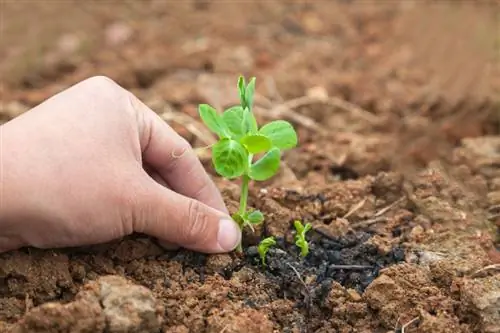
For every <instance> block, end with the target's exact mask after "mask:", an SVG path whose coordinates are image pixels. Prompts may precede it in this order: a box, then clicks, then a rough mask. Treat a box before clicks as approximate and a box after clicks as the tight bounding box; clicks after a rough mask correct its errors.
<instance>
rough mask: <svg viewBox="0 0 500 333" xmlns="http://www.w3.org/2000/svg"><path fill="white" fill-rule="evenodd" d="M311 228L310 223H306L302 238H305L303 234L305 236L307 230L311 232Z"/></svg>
mask: <svg viewBox="0 0 500 333" xmlns="http://www.w3.org/2000/svg"><path fill="white" fill-rule="evenodd" d="M311 228H312V225H311V223H307V224H306V226H305V227H304V231H303V233H304V236H305V234H306V233H307V232H308V231H309V230H311Z"/></svg>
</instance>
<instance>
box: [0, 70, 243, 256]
mask: <svg viewBox="0 0 500 333" xmlns="http://www.w3.org/2000/svg"><path fill="white" fill-rule="evenodd" d="M146 170H147V171H146ZM0 181H1V182H0V183H1V184H0V252H3V251H8V250H12V249H17V248H20V247H23V246H34V247H38V248H49V247H52V248H56V247H67V246H81V245H91V244H98V243H104V242H107V241H111V240H114V239H117V238H120V237H122V236H125V235H128V234H131V233H132V232H140V233H145V234H149V235H151V236H154V237H156V238H158V239H159V240H160V241H162V242H164V243H165V244H170V245H173V246H181V247H185V248H188V249H191V250H195V251H200V252H206V253H219V252H229V251H231V250H233V249H234V248H235V247H236V246H237V244H238V243H239V241H240V238H241V232H240V231H239V228H238V226H237V225H236V224H235V223H234V222H233V221H232V220H231V218H230V217H229V214H228V211H227V209H226V207H225V205H224V202H223V200H222V197H221V195H220V193H219V191H218V190H217V188H216V186H215V185H214V183H213V182H212V181H211V179H210V178H209V176H208V174H207V173H206V172H205V170H204V169H203V166H202V164H201V163H200V161H199V160H198V158H197V156H196V155H195V153H194V151H193V150H192V148H191V146H190V145H189V143H188V142H187V141H186V140H184V139H183V138H182V137H181V136H179V135H178V134H177V133H175V132H174V130H173V129H172V128H171V127H169V126H168V125H167V124H166V123H165V122H164V121H163V120H162V119H161V118H160V117H159V116H158V115H157V114H156V113H154V112H153V111H152V110H150V109H149V108H148V107H147V106H146V105H144V104H143V103H142V102H140V101H139V100H138V99H137V98H136V97H135V96H133V95H132V94H131V93H130V92H128V91H126V90H125V89H123V88H122V87H120V86H119V85H117V84H116V83H114V82H113V81H111V80H110V79H108V78H105V77H93V78H90V79H87V80H85V81H83V82H80V83H78V84H76V85H75V86H73V87H70V88H69V89H67V90H65V91H63V92H61V93H59V94H58V95H56V96H53V97H52V98H50V99H49V100H47V101H45V102H44V103H42V104H40V105H38V106H37V107H35V108H33V109H32V110H30V111H28V112H26V113H24V114H22V115H20V116H19V117H17V118H15V119H13V120H11V121H10V122H7V123H6V124H4V125H2V126H1V127H0Z"/></svg>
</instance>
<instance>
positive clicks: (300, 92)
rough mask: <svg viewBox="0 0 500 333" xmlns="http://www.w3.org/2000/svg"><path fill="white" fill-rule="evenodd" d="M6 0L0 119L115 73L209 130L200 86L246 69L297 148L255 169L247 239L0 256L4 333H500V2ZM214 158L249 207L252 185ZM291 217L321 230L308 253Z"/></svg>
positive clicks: (163, 107)
mask: <svg viewBox="0 0 500 333" xmlns="http://www.w3.org/2000/svg"><path fill="white" fill-rule="evenodd" d="M4 7H5V8H4V9H5V11H6V13H8V14H9V15H5V29H4V34H5V35H6V36H7V37H8V39H7V38H6V39H5V40H6V42H5V43H7V44H6V45H8V47H6V48H4V49H3V50H2V55H3V60H0V71H1V73H2V76H3V77H5V78H6V79H5V80H3V82H2V89H1V94H2V95H1V96H2V99H3V100H4V101H5V103H3V105H2V108H1V109H0V122H5V121H8V120H9V119H12V118H13V117H15V116H17V115H19V114H21V113H22V112H24V111H26V110H27V109H29V108H30V107H32V106H34V105H36V104H38V103H40V102H41V101H43V100H44V99H45V98H47V97H49V96H51V95H52V94H54V93H56V92H57V91H60V90H61V89H64V88H65V87H67V86H68V85H70V84H72V83H75V82H77V81H78V80H81V79H84V78H86V77H88V76H91V75H96V74H103V75H107V76H109V77H111V78H112V79H114V80H115V81H117V82H118V83H120V84H121V85H123V86H124V87H126V88H128V89H130V90H131V91H133V92H134V93H136V94H137V95H138V96H139V97H140V98H141V99H142V100H143V101H144V102H145V103H146V104H147V105H149V106H150V107H151V108H153V109H154V110H155V111H157V112H158V113H159V114H161V115H162V116H163V117H164V118H165V120H166V121H167V122H169V123H170V124H171V125H172V126H173V127H174V128H175V129H176V130H178V131H179V132H180V133H181V134H182V135H183V136H184V137H186V138H187V139H188V140H189V141H190V142H191V143H192V144H193V146H195V147H201V146H204V145H206V144H209V143H210V142H211V140H213V138H212V137H211V136H210V135H209V134H208V133H206V131H205V130H204V129H203V127H202V126H200V123H199V118H198V116H197V104H198V103H202V102H203V103H210V104H213V105H214V106H219V107H222V106H228V105H231V104H232V103H234V98H235V86H234V83H235V82H236V78H237V76H238V75H239V74H240V73H243V74H247V75H254V76H256V77H257V90H258V96H257V100H256V104H257V108H256V112H257V118H258V120H259V121H264V120H270V119H275V118H283V119H287V120H289V121H291V122H292V123H293V124H294V125H295V126H296V127H297V130H298V133H299V141H300V144H299V146H298V147H297V148H296V149H294V150H292V151H289V152H287V153H286V154H285V157H284V163H283V168H282V171H281V172H280V174H279V175H278V176H276V177H275V178H273V179H272V180H270V181H267V182H264V183H253V184H251V190H250V198H249V205H250V206H252V207H254V208H257V209H260V210H261V211H263V212H264V214H265V216H266V220H265V223H264V225H263V226H259V227H258V228H257V230H256V232H255V233H251V232H245V238H244V246H245V253H244V256H237V255H236V254H224V255H204V254H199V253H193V252H188V251H184V250H179V251H174V252H169V251H165V250H164V249H162V248H161V247H160V246H159V245H158V244H156V242H155V241H154V240H152V239H149V238H148V237H147V236H145V235H133V236H130V237H126V238H125V239H122V240H117V241H115V242H112V243H111V244H102V245H96V246H92V247H86V248H73V249H58V250H43V251H42V250H39V249H32V248H29V249H22V250H19V251H12V252H10V253H6V254H2V255H0V332H16V333H28V332H61V333H62V332H82V333H83V332H96V333H98V332H106V333H113V332H130V333H132V332H134V333H135V332H165V333H167V332H168V333H189V332H196V333H215V332H217V333H220V332H224V333H258V332H262V333H267V332H270V333H271V332H290V333H302V332H305V333H306V332H307V333H308V332H311V333H313V332H314V333H326V332H406V333H409V332H432V333H442V332H443V333H444V332H454V333H455V332H463V333H466V332H485V333H494V332H500V325H499V324H498V323H500V274H499V265H500V246H499V245H500V238H499V231H498V230H499V229H498V228H499V226H500V102H499V99H498V90H497V89H498V87H499V84H500V80H499V79H498V74H499V72H498V71H497V65H498V63H497V62H498V57H497V55H496V52H497V51H498V49H497V48H495V47H496V45H498V44H495V43H498V36H497V32H498V30H496V29H497V28H498V22H497V21H496V19H497V17H498V13H499V12H498V6H496V5H495V3H490V2H488V1H475V2H470V3H456V4H455V3H440V2H438V3H430V4H429V3H425V2H412V1H407V2H402V3H401V4H397V5H396V4H395V3H382V2H365V1H363V2H356V1H338V2H333V1H332V2H287V3H285V2H280V1H267V2H255V3H250V2H248V3H246V2H245V3H243V2H241V3H234V4H231V3H226V2H224V3H223V2H205V1H185V2H174V3H166V2H163V1H145V2H141V3H139V2H135V3H134V2H130V3H129V2H127V3H125V2H124V3H123V4H113V5H111V4H104V3H103V4H100V5H96V4H94V5H87V4H85V3H83V2H76V3H75V4H72V3H70V2H68V3H64V2H61V3H58V4H56V3H43V2H38V3H31V4H29V5H26V4H25V5H23V4H22V3H17V4H16V3H11V4H6V5H4ZM242 9H244V10H242ZM63 11H64V12H65V13H66V15H63V16H60V15H56V14H57V13H60V12H63ZM33 15H35V16H37V22H38V24H39V27H38V26H36V25H35V24H34V23H28V24H27V26H28V28H29V29H28V28H26V29H21V28H20V27H26V23H24V22H25V21H26V20H27V19H29V17H31V16H33ZM54 27H55V28H54ZM32 30H33V31H36V32H37V33H36V34H32V33H31V31H32ZM16 34H17V35H16ZM41 36H43V38H42V37H41ZM457 40H460V43H458V42H457ZM16 41H17V44H16ZM38 43H41V45H39V44H38ZM472 51H474V52H472ZM457 72H460V75H458V74H457ZM200 158H201V159H202V160H203V162H204V164H205V166H206V168H207V170H208V171H209V172H210V173H211V174H212V175H213V176H214V179H215V180H216V182H217V184H218V186H219V188H220V189H221V191H222V193H223V195H224V198H225V200H226V203H227V205H228V207H229V209H230V210H232V211H234V210H236V209H237V205H238V200H239V198H238V195H239V192H238V190H239V188H238V184H237V183H232V182H229V181H227V180H224V179H220V178H219V177H217V176H216V175H215V173H214V172H213V169H212V166H211V165H210V158H209V156H207V155H206V154H205V151H203V150H202V151H201V152H200ZM294 220H301V221H303V222H309V223H311V224H312V226H313V229H312V230H311V231H310V232H309V233H308V240H309V241H310V252H309V255H308V256H307V257H305V258H302V257H300V255H299V252H298V249H297V247H296V246H295V245H294V241H293V237H294V228H293V221H294ZM267 236H275V237H276V238H277V240H278V244H277V246H276V247H274V248H272V249H271V250H270V252H269V253H268V256H267V258H266V264H267V265H266V266H263V265H262V263H261V261H260V258H259V256H258V253H257V250H256V245H257V244H258V242H259V241H260V239H262V238H263V237H267Z"/></svg>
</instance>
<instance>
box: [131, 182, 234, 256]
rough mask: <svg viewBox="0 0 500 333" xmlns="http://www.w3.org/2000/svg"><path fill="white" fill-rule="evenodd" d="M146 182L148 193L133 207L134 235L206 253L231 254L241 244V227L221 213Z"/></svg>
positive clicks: (155, 183) (155, 184) (154, 183)
mask: <svg viewBox="0 0 500 333" xmlns="http://www.w3.org/2000/svg"><path fill="white" fill-rule="evenodd" d="M186 181H189V180H186ZM146 182H147V185H146V188H147V191H146V193H145V194H144V195H141V196H140V198H139V199H138V200H137V201H136V202H137V204H136V206H135V207H134V209H135V212H134V216H135V219H134V231H136V232H141V233H145V234H148V235H150V236H153V237H156V238H158V239H159V240H160V241H163V242H170V243H173V244H178V245H179V246H181V247H184V248H187V249H190V250H193V251H199V252H205V253H223V252H230V251H232V250H234V249H235V248H236V246H237V245H238V244H239V242H240V241H241V231H240V228H239V226H238V225H237V224H236V223H235V222H234V221H233V220H232V219H231V218H230V217H229V216H227V215H225V214H224V213H222V212H221V211H219V210H216V209H214V208H211V207H209V206H208V205H205V204H203V203H202V202H200V201H198V200H195V199H192V198H189V197H186V196H183V195H181V194H178V193H176V192H173V191H172V190H170V189H168V188H166V187H164V186H161V185H160V184H158V183H157V182H154V181H152V179H151V178H148V180H147V181H146Z"/></svg>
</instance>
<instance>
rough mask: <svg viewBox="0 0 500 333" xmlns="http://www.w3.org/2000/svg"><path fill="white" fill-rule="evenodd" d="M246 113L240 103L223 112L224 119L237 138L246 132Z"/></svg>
mask: <svg viewBox="0 0 500 333" xmlns="http://www.w3.org/2000/svg"><path fill="white" fill-rule="evenodd" d="M245 113H246V111H245V110H243V108H242V107H241V106H240V105H237V106H233V107H230V108H229V109H227V110H226V111H224V112H223V113H222V120H223V121H224V124H225V125H226V127H227V128H228V129H229V131H230V132H231V134H233V136H234V138H235V139H239V138H241V137H242V136H243V135H245V134H246V129H245V119H244V118H245Z"/></svg>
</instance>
